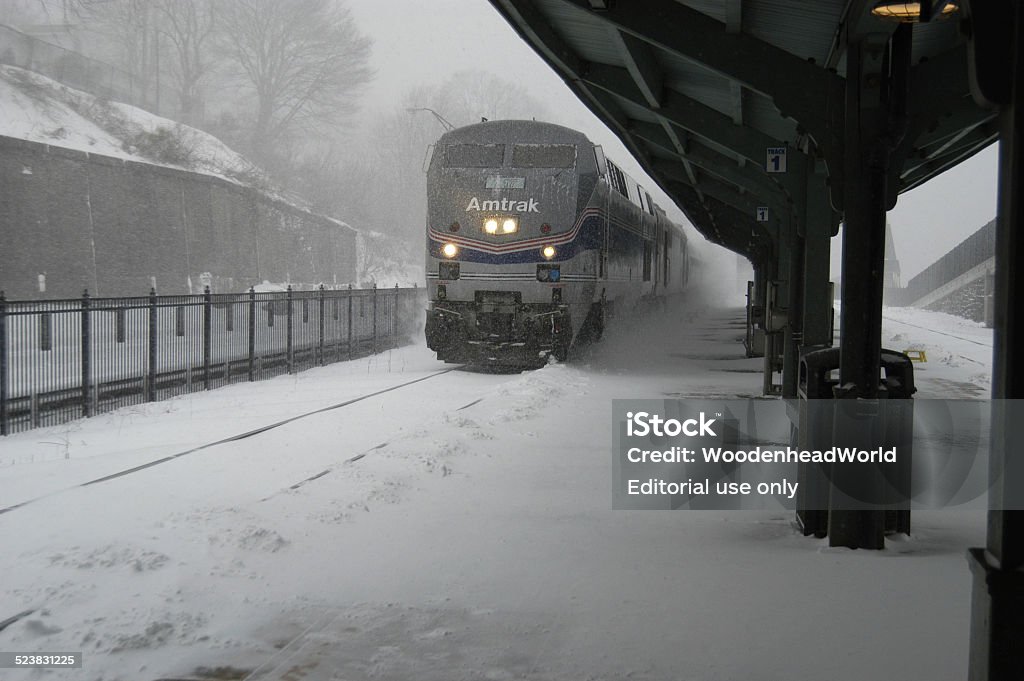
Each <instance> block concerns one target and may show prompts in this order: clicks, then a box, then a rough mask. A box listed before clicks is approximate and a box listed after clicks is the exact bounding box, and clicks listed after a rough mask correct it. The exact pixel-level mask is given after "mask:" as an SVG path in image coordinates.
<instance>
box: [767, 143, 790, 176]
mask: <svg viewBox="0 0 1024 681" xmlns="http://www.w3.org/2000/svg"><path fill="white" fill-rule="evenodd" d="M765 170H767V171H768V172H769V173H784V172H786V147H768V160H767V163H766V164H765Z"/></svg>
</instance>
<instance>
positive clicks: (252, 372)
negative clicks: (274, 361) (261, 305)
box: [249, 286, 256, 381]
mask: <svg viewBox="0 0 1024 681" xmlns="http://www.w3.org/2000/svg"><path fill="white" fill-rule="evenodd" d="M249 380H250V381H255V380H256V289H255V288H253V287H252V286H250V287H249Z"/></svg>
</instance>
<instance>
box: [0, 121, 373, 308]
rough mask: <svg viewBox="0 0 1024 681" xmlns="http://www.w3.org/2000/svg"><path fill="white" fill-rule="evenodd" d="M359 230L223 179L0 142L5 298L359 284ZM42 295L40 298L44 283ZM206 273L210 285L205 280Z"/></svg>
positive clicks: (0, 275) (0, 277)
mask: <svg viewBox="0 0 1024 681" xmlns="http://www.w3.org/2000/svg"><path fill="white" fill-rule="evenodd" d="M355 269H356V247H355V230H353V229H351V228H350V227H348V226H347V225H344V224H341V223H339V222H337V221H334V220H330V219H328V218H325V217H323V216H320V215H315V214H313V213H310V212H307V211H304V210H301V209H299V208H296V207H294V206H291V205H289V204H287V203H285V202H284V201H280V200H277V199H275V198H273V197H270V196H268V195H266V194H263V193H262V192H259V191H257V190H254V189H251V188H247V187H241V186H239V185H236V184H233V183H231V182H229V181H227V180H224V179H221V178H218V177H213V176H210V175H201V174H197V173H190V172H186V171H182V170H175V169H171V168H164V167H162V166H155V165H150V164H146V163H138V162H134V161H124V160H121V159H116V158H111V157H108V156H99V155H95V154H87V153H84V152H79V151H74V150H70V149H63V148H60V147H53V146H49V145H46V144H40V143H36V142H26V141H24V140H17V139H12V138H8V137H0V289H2V290H4V291H5V292H6V294H7V297H8V298H9V299H24V298H54V297H66V296H79V295H81V293H82V291H83V289H86V288H87V289H89V293H90V294H92V295H94V296H97V295H98V296H118V295H141V294H144V293H147V292H148V291H149V289H150V286H151V282H152V281H153V280H154V279H155V281H156V286H157V290H158V291H159V292H160V293H161V294H174V293H188V292H189V285H190V283H191V289H192V291H193V292H200V291H201V290H202V286H203V284H204V283H205V282H206V281H210V282H211V286H212V288H213V289H214V291H216V292H230V291H243V290H246V289H247V288H248V287H249V286H251V285H253V284H258V283H260V282H262V281H264V280H266V281H271V282H285V281H290V282H296V283H299V284H304V285H314V284H318V283H324V284H327V285H329V286H330V285H335V284H339V285H341V284H346V283H348V282H354V281H355V279H356V274H355ZM40 275H44V276H45V283H46V290H45V292H40V290H39V276H40ZM207 275H209V276H207Z"/></svg>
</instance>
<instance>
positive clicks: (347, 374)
mask: <svg viewBox="0 0 1024 681" xmlns="http://www.w3.org/2000/svg"><path fill="white" fill-rule="evenodd" d="M886 315H887V316H888V317H891V319H892V320H893V321H905V322H906V323H908V324H909V323H913V324H918V322H921V323H920V324H918V326H920V327H922V328H915V327H909V328H910V329H912V330H913V331H912V332H911V331H908V330H902V329H901V330H898V331H893V334H894V335H895V334H896V333H906V334H908V337H907V341H908V342H920V343H928V344H929V346H928V355H929V360H930V361H931V358H932V356H933V353H934V354H935V356H938V357H942V356H944V355H943V353H944V352H948V353H949V354H951V355H956V354H958V353H959V352H960V348H959V346H958V345H957V343H959V342H961V341H962V340H963V338H975V336H972V335H970V334H967V333H965V332H962V330H960V329H959V328H958V327H955V326H953V325H952V324H951V323H950V322H948V321H947V320H943V319H940V318H937V317H933V316H927V315H926V316H917V315H918V313H917V312H916V311H912V312H905V311H901V310H887V311H886ZM887 325H888V326H887V332H886V333H889V331H890V330H891V329H892V324H891V322H887ZM947 332H948V334H955V335H956V336H957V337H959V338H960V340H957V339H956V338H947V337H946V336H944V335H942V333H947ZM911 333H913V334H917V335H910V334H911ZM742 334H743V324H742V317H741V313H740V311H739V310H721V309H715V308H708V307H704V306H700V305H697V304H695V303H689V304H687V303H682V304H680V305H677V306H675V307H673V308H671V309H669V310H666V311H665V312H663V313H655V314H652V315H651V316H649V317H647V318H645V319H644V320H642V323H637V321H636V320H622V321H620V322H619V324H618V326H614V327H612V328H610V329H609V331H608V333H607V335H606V338H605V339H604V341H602V342H601V343H600V344H599V345H597V346H595V347H594V348H592V349H590V350H588V351H586V352H584V353H582V356H581V357H579V358H577V359H576V360H575V361H574V362H571V363H569V364H561V365H549V366H547V367H545V368H543V369H540V370H537V371H533V372H528V373H523V374H516V373H513V374H497V373H470V372H464V371H455V372H449V373H445V374H441V375H437V376H434V377H432V378H427V379H426V380H423V381H421V382H419V383H415V384H413V385H409V386H406V387H403V388H400V389H396V390H394V391H391V392H388V393H384V394H381V395H378V396H375V397H371V398H368V399H365V400H362V401H360V402H356V403H353V404H351V405H349V406H346V407H342V408H339V409H335V410H331V411H325V412H322V413H320V414H317V415H314V416H310V417H308V418H303V419H299V420H296V421H293V422H292V423H290V424H287V425H284V426H281V427H280V428H276V429H273V430H270V431H267V432H265V433H262V434H260V435H255V436H253V437H250V438H247V439H243V440H238V441H233V442H228V443H225V444H221V445H217V446H215V447H210V448H207V449H203V450H200V451H196V452H194V453H192V454H189V455H187V456H182V457H180V458H177V459H173V460H171V461H168V462H165V463H162V464H160V465H156V466H153V467H150V468H147V469H144V470H141V471H139V472H136V473H134V474H131V475H127V476H123V477H119V478H116V479H113V480H110V481H108V482H103V483H98V484H95V485H90V486H87V487H71V486H72V485H75V484H77V483H80V482H84V481H87V480H91V479H95V478H98V477H100V476H102V475H106V474H109V473H111V472H114V471H117V470H123V469H125V468H127V467H129V466H133V465H138V464H141V463H143V462H146V461H153V460H158V459H160V458H161V457H163V456H166V455H168V454H171V453H176V452H184V451H187V450H189V449H191V448H194V447H196V446H198V445H201V444H204V443H209V442H213V441H216V440H218V439H221V438H224V437H225V436H227V435H230V434H234V433H240V432H243V431H246V430H249V429H252V428H254V427H256V426H258V425H264V424H267V423H270V422H275V421H280V420H283V419H284V418H287V417H290V416H294V415H297V414H300V413H304V412H308V411H311V410H314V409H318V408H322V407H325V406H329V405H332V404H337V403H340V402H343V401H345V400H347V399H351V398H353V397H356V396H359V395H365V394H367V393H370V392H373V391H375V390H381V389H383V388H387V387H390V386H396V385H399V384H401V383H404V382H407V381H410V380H413V379H417V378H425V377H428V376H431V375H432V374H434V373H436V372H438V371H441V370H443V369H444V368H446V367H444V365H441V364H439V363H437V362H436V361H435V360H434V359H433V358H432V357H431V355H430V353H429V352H428V351H427V350H426V349H425V348H423V347H421V346H410V347H406V348H401V349H398V350H394V351H391V352H389V353H387V354H385V355H382V356H379V357H373V358H365V359H361V360H356V361H353V362H349V363H344V364H338V365H333V366H330V367H326V368H323V369H317V370H313V371H308V372H305V373H302V374H299V375H296V376H287V377H279V378H277V379H273V380H270V381H266V382H263V383H256V384H250V385H240V386H234V387H230V388H225V389H222V390H218V391H214V392H211V393H205V394H194V395H190V396H185V397H180V398H177V399H174V400H170V401H167V402H161V403H157V404H151V405H145V406H144V407H136V408H130V409H124V410H121V411H118V412H114V413H112V414H108V415H104V416H101V417H96V418H94V419H89V420H86V421H80V422H76V423H75V424H72V425H71V426H66V427H59V428H50V429H44V430H37V431H33V432H29V433H22V434H18V435H15V436H10V437H8V438H5V439H4V440H3V441H2V442H0V507H6V506H9V505H11V504H12V503H17V502H20V501H26V500H30V499H37V498H38V497H40V495H44V494H49V496H44V497H42V498H40V499H38V500H36V501H32V502H31V503H28V504H27V505H25V506H22V507H20V508H17V509H15V510H13V511H10V512H8V513H4V514H0V537H3V542H4V551H3V552H2V553H0V573H2V574H3V575H4V583H3V586H2V587H0V594H2V595H0V620H3V619H4V618H6V617H8V616H10V615H13V614H15V613H17V612H20V611H23V610H25V609H29V608H31V609H34V612H33V613H32V614H31V615H29V616H27V617H25V618H23V619H21V620H19V621H18V622H16V623H14V624H12V625H10V626H9V627H7V628H6V629H5V630H3V631H0V649H2V650H7V651H16V650H35V651H41V650H50V651H77V650H81V651H83V653H84V656H85V664H84V669H83V670H78V671H67V670H65V671H62V672H29V671H12V670H4V672H5V674H4V676H3V679H4V681H7V679H51V678H52V679H58V678H59V679H90V680H94V679H107V680H109V679H126V680H127V679H132V680H143V681H145V680H148V679H159V678H181V677H194V678H195V677H201V676H204V675H205V676H208V677H212V675H213V673H214V670H218V672H217V673H219V674H220V676H218V677H217V678H241V676H242V675H243V672H249V671H253V672H254V673H253V674H252V675H251V676H252V678H258V679H267V680H270V679H286V678H287V679H295V678H303V679H306V680H310V679H324V680H326V679H388V680H392V681H401V680H403V679H410V680H411V679H416V680H417V681H424V680H427V681H429V680H435V679H436V680H445V681H447V680H450V679H513V678H516V679H538V680H539V679H547V680H554V679H566V680H568V679H573V680H576V679H594V680H596V679H622V678H632V679H649V680H651V681H654V680H656V679H658V680H660V679H682V680H693V681H696V680H700V681H711V680H721V681H726V680H728V681H734V680H735V679H766V680H768V679H772V680H774V679H829V680H830V681H862V680H863V679H873V680H879V679H893V680H896V679H899V680H900V681H904V680H906V679H929V680H930V681H940V680H943V679H950V680H952V679H961V678H963V677H964V676H965V672H966V665H967V646H968V620H969V599H970V576H969V573H968V569H967V564H966V561H965V560H964V551H965V549H966V548H967V547H969V546H978V545H981V544H983V542H984V516H983V514H981V513H963V512H958V513H954V512H930V513H918V514H916V515H915V517H914V536H913V537H912V538H909V539H903V540H900V541H892V542H890V543H889V546H888V548H887V550H885V551H881V552H868V551H850V550H846V549H830V548H828V547H827V542H826V541H823V540H816V539H813V538H805V537H803V536H801V535H800V534H799V533H798V532H797V531H796V530H795V529H794V527H793V524H792V522H791V518H790V517H787V516H783V515H780V514H776V513H771V512H728V513H723V512H710V511H678V512H625V511H612V510H611V489H610V487H611V484H610V483H611V465H610V464H611V461H610V458H609V445H610V437H611V428H610V415H611V400H612V399H615V398H628V397H638V398H639V397H644V398H648V397H653V398H661V397H665V396H690V395H694V396H698V395H709V394H713V395H728V396H739V397H744V396H757V395H758V394H759V391H760V385H761V378H760V373H759V372H760V367H761V360H759V359H747V358H745V357H744V356H743V350H742V346H741V345H740V343H739V338H740V337H741V336H742ZM978 338H980V339H981V341H983V340H984V334H983V333H982V332H979V336H978ZM901 341H902V339H901ZM889 345H891V344H889ZM983 354H984V353H980V354H979V355H976V356H975V358H976V359H977V360H978V361H981V356H982V355H983ZM920 366H921V365H918V367H920ZM959 368H961V367H954V366H952V365H951V364H949V363H943V362H936V363H935V364H931V363H929V365H928V366H927V369H924V370H922V373H929V375H930V376H931V375H933V376H934V378H935V379H936V380H938V379H940V378H941V377H942V375H944V374H943V372H944V371H947V370H948V371H953V370H955V369H959ZM986 370H987V365H985V366H983V367H982V369H981V370H980V371H986ZM955 380H960V378H959V377H958V378H956V379H955ZM929 385H938V384H934V383H933V384H926V383H922V393H923V394H921V395H919V396H929V394H928V393H929V390H931V388H930V387H929ZM930 396H932V397H937V396H941V392H939V393H931V394H930ZM360 455H363V456H361V457H360ZM321 474H322V475H321ZM317 476H319V477H317ZM317 665H318V666H317Z"/></svg>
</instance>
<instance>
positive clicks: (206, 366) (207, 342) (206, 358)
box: [203, 286, 213, 390]
mask: <svg viewBox="0 0 1024 681" xmlns="http://www.w3.org/2000/svg"><path fill="white" fill-rule="evenodd" d="M212 352H213V294H211V293H210V287H209V286H207V287H205V288H204V289H203V390H209V389H210V355H211V354H212Z"/></svg>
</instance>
